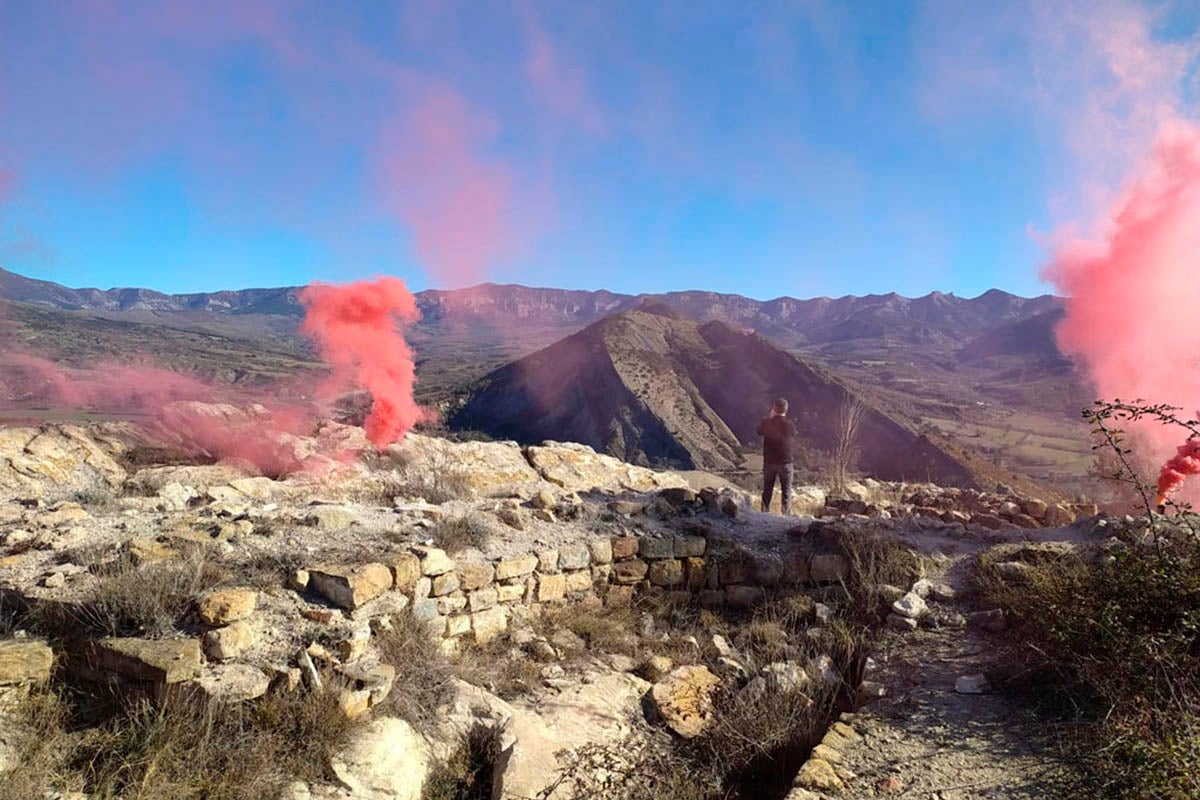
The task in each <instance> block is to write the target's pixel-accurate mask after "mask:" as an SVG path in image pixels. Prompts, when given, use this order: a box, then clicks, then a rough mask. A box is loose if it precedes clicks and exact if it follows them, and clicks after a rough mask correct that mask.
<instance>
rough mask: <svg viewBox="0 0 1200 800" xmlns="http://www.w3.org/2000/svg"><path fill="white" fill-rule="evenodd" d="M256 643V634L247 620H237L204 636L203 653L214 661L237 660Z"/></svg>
mask: <svg viewBox="0 0 1200 800" xmlns="http://www.w3.org/2000/svg"><path fill="white" fill-rule="evenodd" d="M257 642H258V634H257V632H256V631H255V630H254V626H253V625H251V624H250V621H249V620H239V621H237V622H233V623H230V624H229V625H226V626H225V627H224V628H216V629H214V630H211V631H209V632H208V633H206V634H204V641H203V644H204V652H205V654H206V655H207V656H208V657H209V658H211V659H213V660H214V661H229V660H231V659H235V658H238V657H239V656H241V655H242V654H243V653H245V652H246V651H247V650H249V649H250V648H252V647H254V645H255V644H256V643H257Z"/></svg>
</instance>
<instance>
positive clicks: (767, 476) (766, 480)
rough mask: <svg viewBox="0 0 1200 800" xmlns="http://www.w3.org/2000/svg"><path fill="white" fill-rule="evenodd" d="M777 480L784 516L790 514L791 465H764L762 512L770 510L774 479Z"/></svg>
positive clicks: (773, 492)
mask: <svg viewBox="0 0 1200 800" xmlns="http://www.w3.org/2000/svg"><path fill="white" fill-rule="evenodd" d="M776 478H778V479H779V493H780V495H781V497H780V503H781V505H782V507H783V513H784V514H790V513H792V465H791V464H764V465H763V492H762V510H763V511H767V512H769V511H770V510H771V496H772V495H773V494H775V479H776Z"/></svg>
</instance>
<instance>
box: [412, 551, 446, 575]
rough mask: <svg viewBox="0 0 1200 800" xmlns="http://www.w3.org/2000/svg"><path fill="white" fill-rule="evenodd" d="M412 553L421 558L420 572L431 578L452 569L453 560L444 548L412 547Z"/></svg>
mask: <svg viewBox="0 0 1200 800" xmlns="http://www.w3.org/2000/svg"><path fill="white" fill-rule="evenodd" d="M412 550H413V553H414V554H416V556H417V558H419V559H420V560H421V574H422V575H424V576H426V577H428V578H433V577H437V576H438V575H445V574H446V573H447V572H450V571H452V570H453V569H454V560H453V559H451V558H450V556H448V555H446V551H445V550H441V549H439V548H436V547H424V546H418V547H414V548H413V549H412Z"/></svg>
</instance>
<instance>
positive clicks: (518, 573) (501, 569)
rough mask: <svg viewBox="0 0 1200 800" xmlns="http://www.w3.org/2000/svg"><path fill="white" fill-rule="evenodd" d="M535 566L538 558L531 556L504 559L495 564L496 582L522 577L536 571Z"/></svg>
mask: <svg viewBox="0 0 1200 800" xmlns="http://www.w3.org/2000/svg"><path fill="white" fill-rule="evenodd" d="M537 565H538V558H537V556H535V555H532V554H531V555H527V556H518V557H517V558H508V559H504V560H502V561H500V563H498V564H496V580H498V581H503V580H508V579H509V578H520V577H523V576H525V575H528V574H529V573H531V572H533V571H534V570H535V569H537Z"/></svg>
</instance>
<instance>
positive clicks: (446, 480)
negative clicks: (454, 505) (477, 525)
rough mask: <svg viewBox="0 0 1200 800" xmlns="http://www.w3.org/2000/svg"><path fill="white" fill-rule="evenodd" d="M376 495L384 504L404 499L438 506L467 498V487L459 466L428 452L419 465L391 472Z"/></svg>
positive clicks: (441, 456)
mask: <svg viewBox="0 0 1200 800" xmlns="http://www.w3.org/2000/svg"><path fill="white" fill-rule="evenodd" d="M379 494H380V496H381V498H383V499H386V500H387V501H388V502H390V501H391V500H392V499H393V498H395V497H406V498H412V499H416V498H421V499H423V500H425V502H427V503H433V504H434V505H441V504H442V503H446V502H449V501H451V500H458V499H461V498H463V497H467V496H469V495H470V494H471V485H470V480H469V478H468V477H467V474H466V473H465V472H464V470H463V468H462V466H461V465H459V464H457V463H455V462H454V461H453V460H452V459H450V458H449V457H448V456H447V455H446V454H445V453H443V452H440V451H431V452H430V453H429V454H427V457H426V459H425V460H424V461H422V462H421V463H419V464H415V463H406V464H402V465H400V466H399V467H398V468H397V469H395V470H394V471H393V472H392V474H391V476H390V477H389V478H388V479H387V480H386V481H385V482H384V483H383V485H382V487H381V488H380V491H379Z"/></svg>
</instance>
